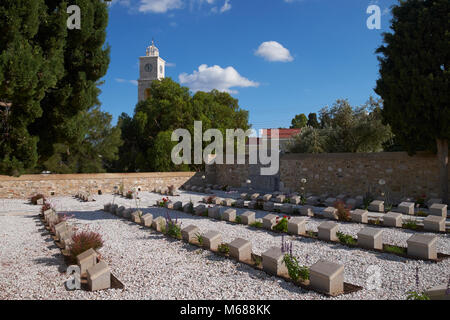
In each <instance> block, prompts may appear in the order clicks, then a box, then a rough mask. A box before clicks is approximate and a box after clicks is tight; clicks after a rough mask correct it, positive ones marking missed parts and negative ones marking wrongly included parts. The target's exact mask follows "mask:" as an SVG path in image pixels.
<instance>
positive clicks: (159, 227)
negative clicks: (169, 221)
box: [152, 216, 166, 232]
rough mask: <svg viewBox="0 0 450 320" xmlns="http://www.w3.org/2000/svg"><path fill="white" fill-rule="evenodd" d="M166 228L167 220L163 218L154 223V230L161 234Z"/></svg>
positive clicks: (156, 219)
mask: <svg viewBox="0 0 450 320" xmlns="http://www.w3.org/2000/svg"><path fill="white" fill-rule="evenodd" d="M165 227H166V219H164V218H163V217H161V216H160V217H156V218H155V219H153V221H152V228H153V229H155V230H156V231H158V232H161V231H162V230H163V229H164V228H165Z"/></svg>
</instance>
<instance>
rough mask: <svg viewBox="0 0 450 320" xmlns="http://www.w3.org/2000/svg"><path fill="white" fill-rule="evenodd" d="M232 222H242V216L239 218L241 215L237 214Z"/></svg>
mask: <svg viewBox="0 0 450 320" xmlns="http://www.w3.org/2000/svg"><path fill="white" fill-rule="evenodd" d="M234 222H236V223H242V218H241V216H237V217H236V219H235V220H234Z"/></svg>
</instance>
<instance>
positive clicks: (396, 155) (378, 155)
mask: <svg viewBox="0 0 450 320" xmlns="http://www.w3.org/2000/svg"><path fill="white" fill-rule="evenodd" d="M308 158H315V159H329V158H337V159H355V158H368V159H377V160H406V159H408V158H427V159H433V158H434V159H436V161H437V156H436V155H435V154H434V153H431V152H417V153H416V154H415V155H413V156H409V155H408V153H407V152H403V151H399V152H366V153H363V152H361V153H360V152H356V153H353V152H346V153H285V154H283V155H282V156H281V157H280V160H301V159H308Z"/></svg>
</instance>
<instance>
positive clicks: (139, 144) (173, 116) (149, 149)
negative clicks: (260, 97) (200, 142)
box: [115, 78, 249, 172]
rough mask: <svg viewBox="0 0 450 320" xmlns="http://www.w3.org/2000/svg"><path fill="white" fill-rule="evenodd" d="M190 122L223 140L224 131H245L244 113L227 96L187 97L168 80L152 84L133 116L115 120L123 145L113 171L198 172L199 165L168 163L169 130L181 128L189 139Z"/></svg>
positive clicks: (214, 92)
mask: <svg viewBox="0 0 450 320" xmlns="http://www.w3.org/2000/svg"><path fill="white" fill-rule="evenodd" d="M194 121H202V130H203V132H204V131H206V130H208V129H211V128H215V129H219V130H220V131H221V132H222V135H223V136H224V137H225V131H226V129H237V128H240V129H243V130H247V129H249V125H248V111H245V110H242V109H241V108H240V107H239V104H238V100H237V99H235V98H233V97H232V96H231V95H230V94H228V93H225V92H219V91H217V90H212V91H211V92H202V91H199V92H197V93H195V94H194V95H191V94H190V92H189V89H188V88H187V87H182V86H181V85H180V84H178V83H177V82H175V81H173V80H172V79H170V78H165V79H163V80H161V81H154V82H153V83H152V85H151V87H150V96H149V98H148V99H147V100H145V101H141V102H139V103H138V104H137V105H136V107H135V110H134V114H133V117H130V116H128V115H127V114H122V115H121V116H120V117H119V124H118V126H119V127H120V129H121V131H122V139H123V141H124V145H123V146H122V147H121V148H120V156H119V160H118V161H117V162H116V163H115V170H116V171H123V172H135V171H173V170H199V169H200V168H202V167H203V166H202V165H200V166H198V165H190V166H187V165H180V166H177V165H175V164H173V163H172V161H171V150H172V147H173V146H174V145H175V144H177V142H173V141H171V136H172V131H174V130H176V129H180V128H183V129H187V130H188V131H189V132H190V133H191V136H193V131H194ZM207 144H209V143H204V146H206V145H207Z"/></svg>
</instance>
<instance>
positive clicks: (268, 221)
mask: <svg viewBox="0 0 450 320" xmlns="http://www.w3.org/2000/svg"><path fill="white" fill-rule="evenodd" d="M277 217H278V216H277V215H275V214H268V215H266V216H264V218H262V222H263V227H264V228H265V229H268V230H272V228H273V227H274V226H275V223H276V220H277Z"/></svg>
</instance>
